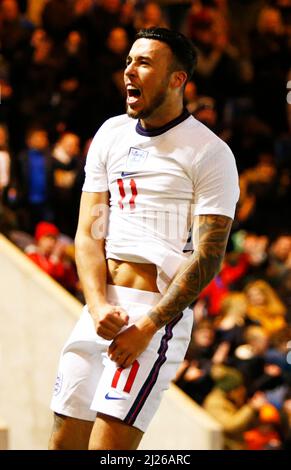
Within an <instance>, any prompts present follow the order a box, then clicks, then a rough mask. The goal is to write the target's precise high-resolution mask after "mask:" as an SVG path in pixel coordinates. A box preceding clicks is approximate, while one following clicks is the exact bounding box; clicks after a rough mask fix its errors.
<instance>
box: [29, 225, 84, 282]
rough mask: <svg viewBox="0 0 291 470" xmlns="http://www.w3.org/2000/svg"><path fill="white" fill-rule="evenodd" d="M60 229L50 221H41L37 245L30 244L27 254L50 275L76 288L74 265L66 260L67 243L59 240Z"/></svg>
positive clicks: (37, 233)
mask: <svg viewBox="0 0 291 470" xmlns="http://www.w3.org/2000/svg"><path fill="white" fill-rule="evenodd" d="M59 235H60V231H59V229H58V228H57V227H56V225H54V224H52V223H49V222H45V221H42V222H39V223H38V224H37V226H36V229H35V235H34V237H35V241H36V245H34V246H30V247H29V248H28V249H27V250H26V253H27V256H28V257H29V258H30V259H31V260H32V261H33V262H34V263H35V264H37V265H38V266H39V267H40V268H41V269H42V270H43V271H45V272H46V273H47V274H48V275H49V276H51V277H52V278H54V279H55V280H56V281H58V282H59V283H60V284H62V285H63V286H64V287H65V288H67V289H68V290H74V289H73V287H75V284H76V282H77V276H76V274H75V270H74V267H73V266H72V264H71V263H69V265H68V263H67V262H66V256H65V249H66V246H65V244H64V243H63V242H62V241H61V240H59Z"/></svg>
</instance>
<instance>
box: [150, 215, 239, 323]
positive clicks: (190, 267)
mask: <svg viewBox="0 0 291 470" xmlns="http://www.w3.org/2000/svg"><path fill="white" fill-rule="evenodd" d="M231 225H232V220H231V219H230V218H229V217H225V216H222V215H199V216H196V217H195V219H194V227H193V236H194V241H195V244H197V246H196V247H195V251H194V253H193V255H192V256H191V257H190V258H189V259H188V260H187V261H186V263H185V264H184V265H183V266H182V268H181V269H180V270H179V272H178V273H177V274H176V276H175V277H174V279H173V281H172V282H171V284H170V286H169V288H168V290H167V292H166V294H165V295H164V296H163V298H162V299H161V300H160V302H159V303H158V304H157V305H156V306H155V307H154V308H152V309H151V310H150V312H149V313H148V316H149V318H150V319H151V320H152V321H153V322H154V324H155V325H156V326H157V328H161V327H162V326H164V325H166V324H167V323H169V322H170V321H171V320H173V318H175V316H176V315H178V314H179V313H180V312H182V311H183V310H184V309H185V308H186V307H187V306H188V305H189V304H191V303H192V302H193V301H194V300H195V299H196V298H197V297H198V295H199V294H200V292H201V291H202V289H204V287H206V286H207V284H209V282H210V281H211V279H213V277H214V276H215V275H216V274H217V273H218V272H219V270H220V266H221V263H222V260H223V257H224V254H225V249H226V244H227V240H228V236H229V232H230V228H231Z"/></svg>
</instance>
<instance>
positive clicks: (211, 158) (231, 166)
mask: <svg viewBox="0 0 291 470" xmlns="http://www.w3.org/2000/svg"><path fill="white" fill-rule="evenodd" d="M192 170H193V181H194V215H202V214H215V215H225V216H227V217H230V218H231V219H233V218H234V214H235V207H236V203H237V201H238V198H239V182H238V173H237V168H236V163H235V158H234V156H233V153H232V152H231V150H230V148H229V147H228V146H227V145H226V144H225V143H224V142H223V141H221V140H220V139H219V138H217V141H215V142H212V143H211V144H209V145H208V146H207V148H206V149H205V150H204V151H203V153H201V155H200V157H199V158H198V159H197V160H196V161H195V162H194V164H193V167H192Z"/></svg>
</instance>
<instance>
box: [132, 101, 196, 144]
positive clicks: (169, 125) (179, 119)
mask: <svg viewBox="0 0 291 470" xmlns="http://www.w3.org/2000/svg"><path fill="white" fill-rule="evenodd" d="M189 116H190V113H189V111H188V109H187V108H184V109H183V112H182V114H180V116H178V117H176V118H175V119H173V120H172V121H170V122H168V123H167V124H165V125H164V126H162V127H158V128H157V129H145V128H144V127H142V125H141V123H140V120H138V122H137V124H136V126H135V130H136V132H137V133H138V134H140V135H144V136H146V137H156V136H157V135H161V134H163V133H164V132H167V131H169V130H170V129H172V127H175V126H177V125H178V124H180V123H181V122H183V121H185V119H187V118H188V117H189Z"/></svg>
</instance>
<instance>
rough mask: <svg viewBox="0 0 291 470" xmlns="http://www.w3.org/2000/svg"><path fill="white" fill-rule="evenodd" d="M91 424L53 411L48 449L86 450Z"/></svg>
mask: <svg viewBox="0 0 291 470" xmlns="http://www.w3.org/2000/svg"><path fill="white" fill-rule="evenodd" d="M93 424H94V423H93V422H92V421H85V420H84V419H77V418H71V417H69V416H63V415H60V414H57V413H55V414H54V425H53V429H52V433H51V437H50V441H49V450H88V445H89V439H90V434H91V431H92V427H93Z"/></svg>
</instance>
